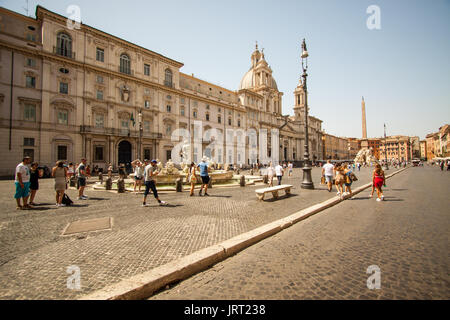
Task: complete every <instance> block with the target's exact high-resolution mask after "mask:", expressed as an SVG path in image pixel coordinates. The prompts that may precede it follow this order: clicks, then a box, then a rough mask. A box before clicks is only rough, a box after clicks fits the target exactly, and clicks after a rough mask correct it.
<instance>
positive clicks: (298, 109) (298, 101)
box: [294, 80, 305, 121]
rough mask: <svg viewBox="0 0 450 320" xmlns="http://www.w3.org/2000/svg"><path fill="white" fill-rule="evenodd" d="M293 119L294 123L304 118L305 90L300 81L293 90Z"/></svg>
mask: <svg viewBox="0 0 450 320" xmlns="http://www.w3.org/2000/svg"><path fill="white" fill-rule="evenodd" d="M294 98H295V99H294V100H295V103H294V117H295V120H296V121H300V120H302V119H303V118H304V116H305V89H304V86H303V83H302V80H300V81H299V84H298V86H297V87H296V88H295V90H294Z"/></svg>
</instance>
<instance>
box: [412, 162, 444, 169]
mask: <svg viewBox="0 0 450 320" xmlns="http://www.w3.org/2000/svg"><path fill="white" fill-rule="evenodd" d="M405 167H406V166H405ZM441 171H444V161H441Z"/></svg>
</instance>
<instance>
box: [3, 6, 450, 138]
mask: <svg viewBox="0 0 450 320" xmlns="http://www.w3.org/2000/svg"><path fill="white" fill-rule="evenodd" d="M0 4H1V6H4V7H6V8H8V9H11V10H14V11H17V12H20V13H23V14H25V10H24V9H23V7H25V6H26V1H25V0H14V1H11V0H10V1H0ZM37 4H40V5H42V6H44V7H46V8H47V9H49V10H51V11H54V12H57V13H59V14H62V15H65V16H68V14H67V12H66V10H67V7H68V6H69V5H78V6H79V7H80V8H81V20H82V22H83V23H85V24H87V25H90V26H92V27H95V28H97V29H100V30H103V31H105V32H108V33H110V34H113V35H116V36H118V37H121V38H123V39H125V40H128V41H130V42H133V43H136V44H138V45H141V46H143V47H145V48H148V49H150V50H153V51H156V52H158V53H161V54H163V55H166V56H168V57H170V58H172V59H175V60H178V61H180V62H183V63H184V64H185V66H184V67H183V68H182V69H181V71H182V72H184V73H187V74H191V73H194V75H195V76H196V77H199V78H201V79H204V80H207V81H209V82H212V83H215V84H218V85H221V86H224V87H225V88H228V89H230V90H237V89H238V86H239V82H240V80H241V78H242V76H243V75H244V73H245V72H246V71H247V70H248V69H249V67H250V55H251V53H252V51H253V50H254V46H255V41H256V40H257V41H258V44H259V46H260V48H265V50H264V53H265V56H266V60H267V61H268V63H269V65H270V66H271V68H272V70H273V76H274V77H275V79H276V81H277V83H278V88H279V90H280V91H282V92H284V97H283V113H285V114H292V113H293V112H292V106H293V104H294V99H293V94H292V92H293V90H294V88H295V87H296V85H297V83H298V79H299V77H300V58H299V56H300V43H301V40H302V39H303V38H306V41H307V46H308V51H309V54H310V58H309V77H308V88H309V96H308V98H309V105H310V110H311V114H312V115H314V116H316V117H318V118H320V119H322V120H323V128H324V129H325V130H326V132H328V133H331V134H335V135H340V136H353V137H361V96H364V98H365V100H366V113H367V128H368V135H369V137H376V136H381V135H383V123H386V124H387V128H388V132H387V133H388V135H393V134H405V135H418V136H420V138H421V139H423V138H424V137H425V135H426V134H427V133H430V132H435V131H437V130H438V128H439V126H441V125H443V124H445V123H450V1H449V0H433V1H425V0H422V1H415V0H390V1H377V0H370V1H366V0H348V1H339V0H334V1H332V0H315V1H312V0H311V1H304V0H292V1H283V0H279V1H268V0H256V1H255V0H245V1H242V0H241V1H235V0H227V1H216V0H191V1H185V0H179V1H178V0H171V1H161V0H158V1H153V0H147V1H129V2H127V1H115V0H114V1H74V0H71V1H65V0H58V1H55V0H53V1H50V0H49V1H34V0H30V1H29V8H30V11H29V15H30V16H33V17H34V14H35V7H36V5H37ZM370 5H378V6H379V7H380V9H381V30H369V29H368V28H367V26H366V20H367V18H368V17H369V14H367V13H366V9H367V7H368V6H370Z"/></svg>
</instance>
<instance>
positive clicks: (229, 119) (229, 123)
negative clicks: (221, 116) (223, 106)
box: [228, 118, 231, 126]
mask: <svg viewBox="0 0 450 320" xmlns="http://www.w3.org/2000/svg"><path fill="white" fill-rule="evenodd" d="M228 125H229V126H231V118H228Z"/></svg>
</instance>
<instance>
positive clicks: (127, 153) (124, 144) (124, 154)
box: [118, 140, 131, 166]
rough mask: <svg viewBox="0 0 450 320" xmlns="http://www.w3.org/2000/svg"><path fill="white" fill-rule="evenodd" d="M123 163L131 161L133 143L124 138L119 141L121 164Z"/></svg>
mask: <svg viewBox="0 0 450 320" xmlns="http://www.w3.org/2000/svg"><path fill="white" fill-rule="evenodd" d="M121 163H123V164H125V166H126V165H127V163H131V143H129V142H128V141H126V140H123V141H121V142H120V143H119V163H118V164H119V165H120V164H121Z"/></svg>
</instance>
